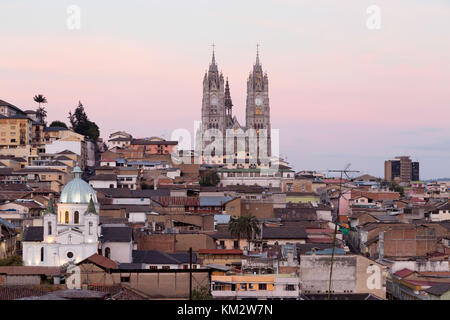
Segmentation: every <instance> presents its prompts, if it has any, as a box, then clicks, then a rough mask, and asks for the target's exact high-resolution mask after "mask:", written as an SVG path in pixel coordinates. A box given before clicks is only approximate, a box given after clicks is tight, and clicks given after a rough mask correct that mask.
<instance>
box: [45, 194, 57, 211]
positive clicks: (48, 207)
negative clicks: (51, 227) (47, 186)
mask: <svg viewBox="0 0 450 320" xmlns="http://www.w3.org/2000/svg"><path fill="white" fill-rule="evenodd" d="M45 213H46V214H47V213H51V214H56V212H55V206H54V205H53V199H52V198H50V199H49V200H48V204H47V209H45Z"/></svg>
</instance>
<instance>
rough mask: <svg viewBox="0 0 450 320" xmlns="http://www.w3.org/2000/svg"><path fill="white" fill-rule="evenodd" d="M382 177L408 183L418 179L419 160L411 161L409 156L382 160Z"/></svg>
mask: <svg viewBox="0 0 450 320" xmlns="http://www.w3.org/2000/svg"><path fill="white" fill-rule="evenodd" d="M384 179H385V180H387V181H395V180H397V181H398V182H403V183H410V182H411V181H417V180H419V162H412V161H411V159H410V157H409V156H398V157H395V159H391V160H386V161H385V162H384Z"/></svg>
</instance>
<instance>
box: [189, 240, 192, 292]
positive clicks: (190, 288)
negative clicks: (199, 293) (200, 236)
mask: <svg viewBox="0 0 450 320" xmlns="http://www.w3.org/2000/svg"><path fill="white" fill-rule="evenodd" d="M189 300H192V247H190V248H189Z"/></svg>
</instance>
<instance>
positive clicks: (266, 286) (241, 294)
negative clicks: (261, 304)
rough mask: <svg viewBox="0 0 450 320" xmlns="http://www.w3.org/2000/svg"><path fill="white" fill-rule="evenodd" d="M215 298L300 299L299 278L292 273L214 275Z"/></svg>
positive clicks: (212, 281) (212, 283)
mask: <svg viewBox="0 0 450 320" xmlns="http://www.w3.org/2000/svg"><path fill="white" fill-rule="evenodd" d="M211 294H212V296H213V298H215V299H222V300H223V299H233V300H246V299H256V300H272V299H278V300H279V299H281V300H298V299H299V295H300V294H299V278H298V277H297V276H296V275H291V274H270V275H248V274H245V275H244V274H242V275H241V274H237V275H232V276H219V275H217V276H215V275H213V276H212V279H211Z"/></svg>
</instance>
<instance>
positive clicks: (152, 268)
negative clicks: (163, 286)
mask: <svg viewBox="0 0 450 320" xmlns="http://www.w3.org/2000/svg"><path fill="white" fill-rule="evenodd" d="M148 268H149V269H150V270H157V269H158V267H157V266H149V267H148Z"/></svg>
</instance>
